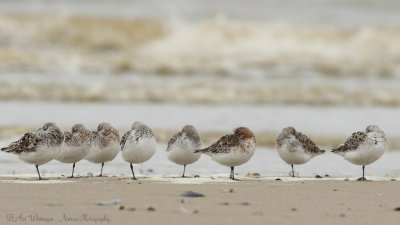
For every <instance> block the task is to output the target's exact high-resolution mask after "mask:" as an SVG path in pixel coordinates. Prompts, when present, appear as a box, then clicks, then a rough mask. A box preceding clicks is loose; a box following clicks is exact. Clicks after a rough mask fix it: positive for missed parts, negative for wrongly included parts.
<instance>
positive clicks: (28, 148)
mask: <svg viewBox="0 0 400 225" xmlns="http://www.w3.org/2000/svg"><path fill="white" fill-rule="evenodd" d="M63 140H64V135H63V133H62V131H61V130H60V128H58V126H57V125H56V124H55V123H51V122H48V123H45V124H44V125H43V127H41V128H39V129H37V130H36V131H32V132H29V133H25V134H24V136H23V137H22V138H21V139H19V140H18V141H15V142H13V143H11V144H10V145H9V146H8V147H5V148H2V149H1V151H5V152H9V153H13V154H16V155H18V157H19V159H21V160H22V161H24V162H26V163H30V164H34V165H35V166H36V171H37V173H38V175H39V180H43V179H42V177H41V176H40V172H39V166H41V165H43V164H45V163H47V162H50V161H51V160H53V159H54V158H55V157H56V156H57V154H58V153H59V151H60V147H61V145H62V143H63Z"/></svg>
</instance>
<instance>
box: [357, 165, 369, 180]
mask: <svg viewBox="0 0 400 225" xmlns="http://www.w3.org/2000/svg"><path fill="white" fill-rule="evenodd" d="M362 171H363V176H362V177H360V178H358V179H357V181H366V180H367V178H365V166H362Z"/></svg>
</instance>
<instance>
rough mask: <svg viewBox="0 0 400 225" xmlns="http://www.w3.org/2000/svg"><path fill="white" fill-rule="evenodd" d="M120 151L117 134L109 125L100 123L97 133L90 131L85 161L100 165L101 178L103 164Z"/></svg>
mask: <svg viewBox="0 0 400 225" xmlns="http://www.w3.org/2000/svg"><path fill="white" fill-rule="evenodd" d="M119 151H120V147H119V133H118V130H116V129H115V128H113V127H112V126H111V125H110V124H109V123H100V124H99V125H98V126H97V131H92V138H91V147H90V150H89V154H88V155H87V156H86V157H85V159H86V160H88V161H90V162H92V163H101V171H100V175H99V177H101V176H103V167H104V163H105V162H108V161H111V160H113V159H114V158H115V156H117V154H118V152H119Z"/></svg>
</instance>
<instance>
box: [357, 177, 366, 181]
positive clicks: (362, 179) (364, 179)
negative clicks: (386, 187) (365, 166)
mask: <svg viewBox="0 0 400 225" xmlns="http://www.w3.org/2000/svg"><path fill="white" fill-rule="evenodd" d="M357 181H368V180H367V178H365V177H360V178H358V179H357Z"/></svg>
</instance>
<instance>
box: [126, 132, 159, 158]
mask: <svg viewBox="0 0 400 225" xmlns="http://www.w3.org/2000/svg"><path fill="white" fill-rule="evenodd" d="M156 149H157V143H156V139H155V138H154V137H151V138H141V139H139V140H138V142H135V141H134V140H132V141H130V139H128V141H127V143H125V146H124V149H123V150H122V158H123V159H124V160H125V161H126V162H128V163H143V162H146V161H147V160H149V159H150V158H151V157H152V156H153V155H154V153H155V152H156Z"/></svg>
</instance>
